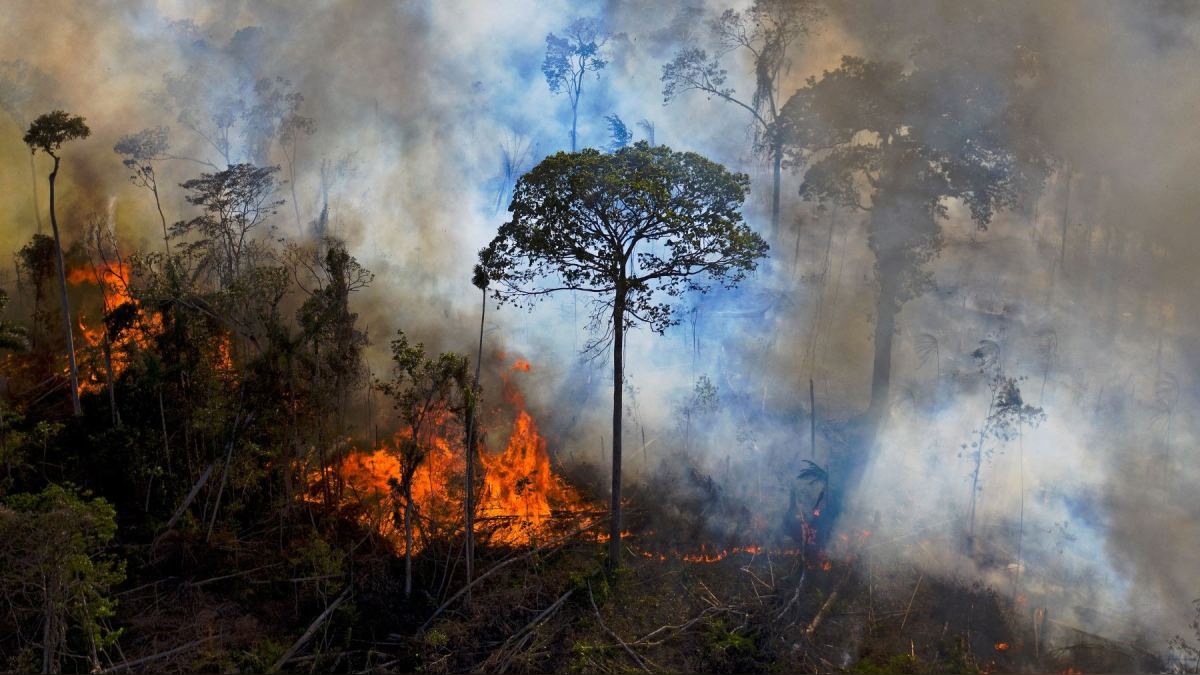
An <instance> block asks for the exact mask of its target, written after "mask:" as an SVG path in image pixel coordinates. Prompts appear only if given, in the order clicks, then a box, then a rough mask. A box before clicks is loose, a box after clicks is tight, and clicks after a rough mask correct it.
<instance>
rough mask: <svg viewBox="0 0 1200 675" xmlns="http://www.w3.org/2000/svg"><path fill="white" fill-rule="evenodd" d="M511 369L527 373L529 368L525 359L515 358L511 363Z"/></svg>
mask: <svg viewBox="0 0 1200 675" xmlns="http://www.w3.org/2000/svg"><path fill="white" fill-rule="evenodd" d="M512 369H513V370H514V371H516V372H521V373H528V372H529V370H530V365H529V362H528V361H526V360H525V359H517V362H516V363H514V364H513V366H512Z"/></svg>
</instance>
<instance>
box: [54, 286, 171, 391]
mask: <svg viewBox="0 0 1200 675" xmlns="http://www.w3.org/2000/svg"><path fill="white" fill-rule="evenodd" d="M129 280H130V269H129V266H128V265H126V264H125V263H115V264H105V265H104V266H102V267H97V266H94V265H93V266H87V267H76V268H72V269H69V270H67V282H68V283H70V284H71V285H73V286H84V285H86V286H91V287H95V288H97V289H99V290H100V292H101V297H102V300H103V311H104V313H105V314H107V313H109V312H112V311H114V310H116V309H117V308H119V307H122V306H124V305H133V306H135V307H137V300H136V299H135V298H134V297H133V295H132V292H131V289H130V285H129ZM137 317H138V320H137V325H136V326H135V327H134V328H133V329H132V330H127V331H124V332H123V333H121V335H120V336H119V337H118V338H117V339H116V340H114V341H113V342H112V344H110V345H108V347H109V355H110V359H109V363H110V364H111V367H112V370H113V372H112V373H111V375H112V377H113V378H117V377H119V376H120V375H121V373H123V372H125V369H126V368H128V367H129V364H130V361H131V356H130V351H131V349H132V348H133V347H144V346H145V345H146V343H147V341H148V340H149V339H150V337H151V336H152V335H154V334H156V333H157V332H159V331H161V330H162V317H161V316H159V315H158V314H154V315H152V316H146V315H145V314H144V313H143V312H142V310H141V308H140V307H138V309H137ZM77 321H78V324H79V332H80V334H81V335H82V336H83V338H84V340H85V343H86V345H87V346H90V347H93V348H99V347H102V346H103V345H104V342H105V332H106V330H107V329H106V327H105V326H104V325H103V324H101V325H99V326H96V327H91V326H89V325H88V321H87V319H86V316H85V314H84V313H83V312H80V313H79V315H78V316H77ZM84 365H85V366H86V368H85V369H84V370H86V372H83V373H82V376H81V377H80V380H79V392H80V393H81V394H83V393H95V392H98V391H100V390H101V389H102V388H103V386H104V375H103V371H102V368H104V367H107V366H106V364H105V363H104V357H103V355H95V354H93V356H92V358H90V359H85V364H84Z"/></svg>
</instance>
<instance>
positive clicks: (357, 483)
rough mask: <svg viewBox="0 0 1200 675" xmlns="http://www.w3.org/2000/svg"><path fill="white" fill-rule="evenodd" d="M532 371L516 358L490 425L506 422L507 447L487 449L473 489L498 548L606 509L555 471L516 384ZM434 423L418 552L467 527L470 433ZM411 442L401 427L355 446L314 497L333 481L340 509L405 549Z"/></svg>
mask: <svg viewBox="0 0 1200 675" xmlns="http://www.w3.org/2000/svg"><path fill="white" fill-rule="evenodd" d="M530 368H531V366H530V364H529V363H528V362H527V361H524V360H520V359H518V360H517V361H516V362H515V363H513V364H512V366H511V367H510V368H509V370H508V372H507V373H505V375H504V377H503V399H504V400H503V402H502V403H501V404H499V405H496V406H495V407H494V408H493V409H492V410H491V411H490V412H491V415H490V418H491V420H494V422H493V424H494V426H493V428H492V429H490V430H489V429H487V428H486V427H485V428H484V431H485V435H487V436H497V435H501V434H502V433H503V431H504V430H505V429H504V428H505V427H507V440H506V441H505V443H504V448H503V450H500V451H498V452H491V451H489V450H487V449H486V448H485V449H482V451H481V452H480V453H479V455H478V458H479V463H480V470H479V473H480V474H481V478H480V481H479V482H478V483H477V484H476V485H475V486H474V489H475V491H476V495H477V502H476V518H477V523H478V533H479V534H480V535H481V536H482V540H481V541H483V542H486V543H490V544H494V545H504V546H520V545H526V544H530V543H531V542H536V541H538V540H539V539H545V538H546V537H548V536H549V535H550V534H552V533H553V532H555V531H556V530H557V529H558V528H559V526H560V525H561V524H562V522H563V520H564V519H567V518H570V517H571V516H575V515H579V514H583V513H591V512H594V511H596V510H598V509H599V508H601V507H599V505H596V504H593V503H591V502H589V501H586V500H585V499H584V498H583V497H582V496H581V495H580V493H579V492H578V490H576V489H575V488H574V487H572V486H571V485H570V484H568V483H567V482H566V481H565V480H564V479H563V478H562V477H561V476H560V475H559V473H558V472H557V471H556V470H555V468H554V466H553V463H552V461H551V457H550V454H549V452H548V451H547V442H546V439H545V437H543V436H542V434H541V432H540V430H539V429H538V424H537V421H536V420H535V419H534V418H533V416H532V415H531V414H530V413H529V411H528V410H527V408H526V405H525V399H524V396H523V395H522V393H521V390H520V385H519V383H518V382H517V381H516V378H518V377H519V376H520V374H521V373H525V372H529V370H530ZM433 428H434V431H433V433H431V434H430V436H429V441H428V450H427V455H426V457H425V460H424V461H423V462H422V463H421V464H420V465H419V466H417V467H416V469H415V473H414V475H413V478H412V490H413V500H414V504H415V508H416V514H415V515H416V527H415V529H416V531H417V533H418V534H417V536H416V537H415V539H414V552H416V551H419V550H420V549H421V548H424V547H425V546H426V545H427V544H428V542H429V541H431V540H432V539H437V538H443V539H444V538H448V537H454V536H460V535H461V529H462V522H463V521H462V514H463V512H464V502H465V495H466V483H465V479H464V476H465V471H466V459H465V458H466V453H465V432H464V430H463V429H462V425H461V424H458V423H457V422H456V421H455V420H453V419H452V417H451V416H450V415H445V414H443V415H440V416H439V417H438V418H437V419H436V420H435V424H434V425H433ZM489 431H490V433H488V432H489ZM407 440H408V437H407V433H406V432H404V431H401V432H397V433H396V434H394V435H393V437H392V438H390V439H387V440H385V441H383V442H382V443H380V444H379V445H378V446H377V447H375V448H371V449H351V450H350V451H349V452H348V453H346V454H345V455H344V456H343V457H342V458H341V459H340V460H338V461H337V462H335V463H334V464H333V465H332V466H331V467H329V469H330V471H328V472H325V471H320V470H318V471H315V472H313V473H312V481H311V488H312V490H311V492H310V496H309V499H312V500H318V499H320V493H321V492H322V490H323V485H322V481H332V482H333V483H334V484H336V486H337V487H336V489H335V490H334V491H335V492H336V494H337V495H338V504H337V507H338V509H339V510H341V511H343V512H346V513H348V514H352V515H353V517H354V518H355V519H356V520H357V521H358V522H359V523H361V524H362V525H364V526H365V527H367V528H368V529H370V530H372V531H374V532H376V533H378V534H379V535H380V536H382V537H383V538H384V539H385V540H386V541H387V542H388V543H389V545H390V546H391V547H392V548H393V549H394V550H395V551H396V552H397V553H401V554H402V553H403V552H404V548H405V541H404V533H403V531H402V529H401V526H400V516H399V514H400V512H401V510H402V509H403V503H404V500H403V496H402V495H401V494H400V489H399V482H398V481H399V479H400V477H401V474H402V471H403V469H404V466H403V463H402V461H403V460H402V459H401V457H402V455H401V453H400V452H399V451H398V448H399V447H400V446H401V444H402V443H405V442H406V441H407ZM485 445H486V443H485Z"/></svg>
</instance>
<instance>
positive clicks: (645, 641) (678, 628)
mask: <svg viewBox="0 0 1200 675" xmlns="http://www.w3.org/2000/svg"><path fill="white" fill-rule="evenodd" d="M732 611H733V609H732V608H729V607H705V608H704V610H703V611H702V612H700V613H699V614H698V615H696V617H695V618H693V619H691V620H689V621H685V622H683V623H681V624H676V625H672V624H667V625H665V626H660V627H658V628H655V629H654V630H652V631H650V632H649V633H646V634H645V635H643V636H642V637H641V638H639V639H637V640H634V641H633V642H631V643H630V644H635V645H646V646H653V645H660V644H662V643H664V642H666V641H667V640H669V639H671V637H673V636H674V635H677V634H679V633H681V632H683V631H685V630H687V629H688V628H691V627H692V626H693V625H695V624H696V623H697V622H698V621H700V620H702V619H705V618H707V617H708V616H709V614H710V613H711V614H720V613H721V612H732ZM663 631H673V632H672V634H671V635H668V636H667V637H665V638H663V639H662V640H659V641H657V642H650V638H652V637H654V636H655V635H658V634H659V633H661V632H663Z"/></svg>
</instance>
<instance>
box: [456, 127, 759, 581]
mask: <svg viewBox="0 0 1200 675" xmlns="http://www.w3.org/2000/svg"><path fill="white" fill-rule="evenodd" d="M749 183H750V179H749V177H747V176H746V175H745V174H735V173H730V172H729V171H728V170H727V169H726V168H725V167H723V166H721V165H720V164H717V163H715V162H712V161H709V160H708V159H705V158H704V157H701V156H700V155H698V154H695V153H690V152H673V151H672V150H671V149H670V148H668V147H666V146H661V145H660V146H655V147H650V145H649V144H647V143H646V142H644V141H642V142H638V143H636V144H634V145H632V146H629V147H626V148H622V149H620V150H618V151H616V152H614V153H612V154H604V153H601V152H599V151H598V150H594V149H585V150H583V151H581V152H577V153H564V152H560V153H558V154H555V155H553V156H551V157H547V158H546V159H544V160H542V162H541V163H540V164H538V165H537V166H536V167H534V168H533V170H532V171H530V172H529V173H527V174H525V175H524V176H523V177H522V178H521V180H520V181H519V182H518V183H517V187H516V191H515V194H514V197H513V202H512V206H511V207H510V211H512V214H513V216H512V220H510V221H509V222H508V223H505V224H504V225H502V226H501V227H500V230H499V232H498V233H497V235H496V237H495V238H494V239H493V240H492V242H491V243H490V244H489V245H488V246H487V247H486V248H485V249H483V250H482V251H480V253H479V260H480V264H481V266H482V269H483V271H484V273H485V274H486V277H487V279H488V280H490V281H491V282H493V285H494V288H495V290H494V293H493V295H494V297H495V298H496V299H497V300H500V301H501V302H515V303H521V304H529V303H532V302H535V301H537V300H539V299H544V298H545V297H547V296H548V295H550V294H552V293H554V292H556V291H562V290H571V291H578V292H580V293H588V294H590V296H591V297H592V298H593V300H594V303H593V314H592V324H593V326H595V327H596V328H598V329H601V330H602V332H601V334H600V335H598V336H597V337H595V338H593V340H591V341H590V342H589V345H588V349H589V350H594V351H597V352H598V351H599V350H601V349H604V348H606V347H607V346H608V345H610V344H611V346H612V366H613V415H612V433H613V436H612V507H611V508H612V513H611V519H610V523H609V527H610V533H611V539H610V541H609V564H610V565H611V566H613V567H616V566H617V565H619V563H620V551H621V440H622V431H621V426H622V425H621V422H622V419H621V416H622V411H623V406H622V394H623V392H624V383H625V377H624V368H625V351H624V349H625V331H626V330H627V329H628V328H631V327H632V326H634V325H636V324H638V323H644V324H646V325H648V326H649V327H650V328H651V330H653V331H655V332H657V333H660V334H661V333H663V332H664V331H665V330H666V329H667V328H668V327H669V326H672V325H674V324H676V323H678V319H677V318H676V316H675V310H674V308H673V307H672V305H671V304H670V299H671V298H675V297H678V296H680V295H682V294H683V293H685V292H687V291H699V292H701V293H703V292H706V291H707V290H709V289H710V288H711V286H712V284H713V283H720V284H722V285H723V286H725V287H727V288H728V287H732V286H734V285H736V284H737V283H738V282H739V281H741V280H742V279H743V278H745V276H746V274H747V273H748V272H750V271H752V270H754V269H755V268H756V267H757V264H758V259H759V258H761V257H763V256H764V255H766V252H767V244H766V243H765V242H764V241H763V240H762V238H761V237H759V236H758V234H756V233H755V232H754V231H753V230H751V229H750V227H749V226H747V225H746V224H745V222H743V220H742V214H741V212H740V208H741V206H742V202H743V201H744V200H745V196H746V191H747V190H748V189H749Z"/></svg>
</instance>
